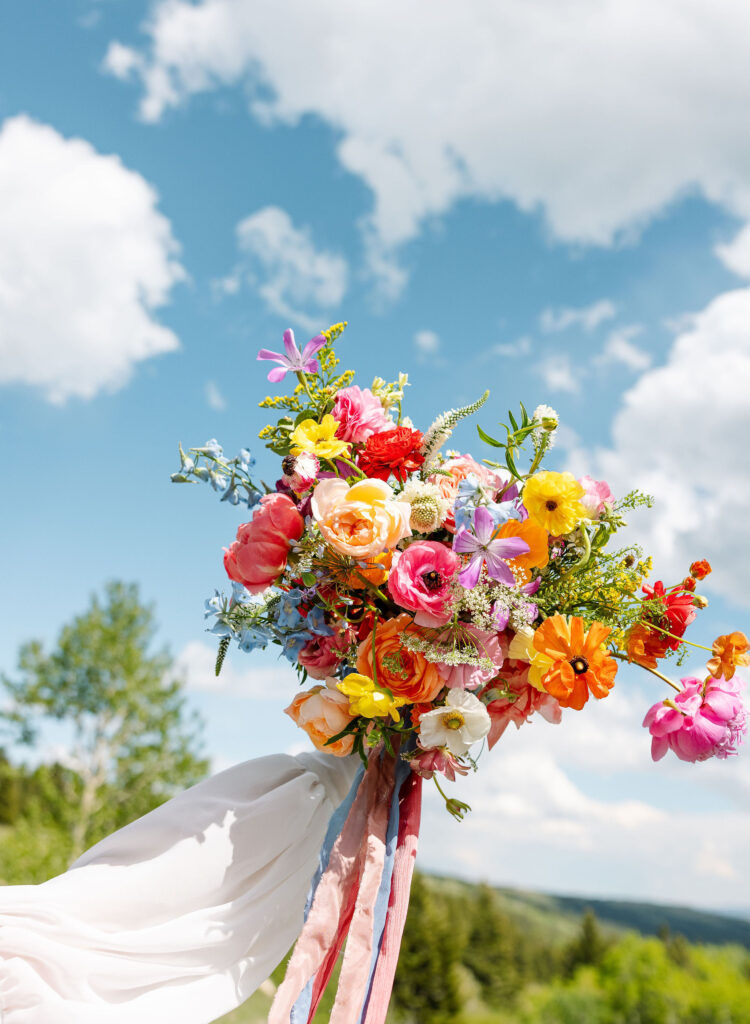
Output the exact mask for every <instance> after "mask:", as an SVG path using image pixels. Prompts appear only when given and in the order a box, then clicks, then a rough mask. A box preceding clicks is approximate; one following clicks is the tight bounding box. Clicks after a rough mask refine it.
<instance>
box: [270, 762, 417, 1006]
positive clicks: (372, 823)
mask: <svg viewBox="0 0 750 1024" xmlns="http://www.w3.org/2000/svg"><path fill="white" fill-rule="evenodd" d="M421 782H422V780H421V779H420V778H419V777H418V776H417V775H414V774H413V773H412V772H411V770H410V768H409V765H408V763H407V762H405V761H402V760H401V759H398V760H396V758H394V757H393V756H392V755H389V754H386V753H383V752H382V751H378V752H374V753H373V754H372V755H371V757H370V763H369V765H368V767H367V770H366V771H365V772H364V773H360V775H358V777H357V778H356V779H355V781H354V784H353V785H352V788H351V790H350V792H349V795H348V796H347V798H346V800H345V801H344V803H343V804H342V805H341V807H339V809H338V810H337V811H336V813H335V814H334V816H333V818H332V819H331V823H330V825H329V828H328V833H327V835H326V839H325V842H324V844H323V848H322V849H321V853H320V858H319V866H318V871H317V872H316V875H315V877H314V879H313V882H312V886H311V889H310V894H309V896H308V901H307V907H306V909H305V924H304V927H303V929H302V933H301V935H300V937H299V939H298V940H297V945H296V946H295V949H294V953H293V954H292V957H291V959H290V961H289V965H288V967H287V972H286V977H285V978H284V981H283V982H282V984H281V986H280V987H279V990H278V992H277V993H276V998H275V999H274V1003H273V1006H272V1007H271V1013H270V1015H269V1018H268V1024H309V1022H310V1021H312V1018H313V1017H314V1015H315V1011H316V1009H317V1007H318V1004H319V1002H320V998H321V996H322V995H323V992H324V990H325V987H326V984H327V983H328V980H329V979H330V976H331V973H332V971H333V968H334V966H335V964H336V961H337V959H338V956H339V954H340V952H341V949H342V947H343V944H344V941H345V939H347V936H348V942H347V946H346V953H345V955H344V960H343V963H342V967H341V974H340V976H339V984H338V990H337V993H336V1000H335V1003H334V1007H333V1010H332V1013H331V1018H330V1024H383V1022H384V1020H385V1015H386V1012H387V1009H388V1001H389V998H390V993H391V988H392V985H393V976H394V974H395V970H396V964H397V962H398V950H399V947H400V944H401V935H402V933H403V927H404V922H405V920H406V910H407V907H408V902H409V888H410V885H411V876H412V872H413V867H414V858H415V856H416V847H417V837H418V834H419V819H420V808H421Z"/></svg>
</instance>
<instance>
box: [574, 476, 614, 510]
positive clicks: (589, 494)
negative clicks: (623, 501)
mask: <svg viewBox="0 0 750 1024" xmlns="http://www.w3.org/2000/svg"><path fill="white" fill-rule="evenodd" d="M578 483H579V484H580V485H581V487H583V489H584V491H585V492H586V493H585V494H584V495H583V497H582V498H581V504H582V505H583V507H584V508H585V509H586V510H587V511H588V512H589V514H590V515H591V516H592V518H597V519H598V518H599V516H600V515H601V514H602V513H603V512H606V511H607V509H611V508H612V507H613V506H614V503H615V497H614V495H613V494H612V491H610V489H609V484H608V483H607V482H606V480H594V478H593V477H590V476H582V477H581V479H580V480H579V481H578Z"/></svg>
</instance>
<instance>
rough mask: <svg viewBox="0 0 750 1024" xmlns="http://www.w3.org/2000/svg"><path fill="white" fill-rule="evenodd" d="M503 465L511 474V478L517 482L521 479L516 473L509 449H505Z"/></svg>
mask: <svg viewBox="0 0 750 1024" xmlns="http://www.w3.org/2000/svg"><path fill="white" fill-rule="evenodd" d="M505 463H506V465H507V467H508V469H509V470H510V471H511V473H512V474H513V476H514V477H515V478H516V479H517V480H520V479H521V474H520V473H519V472H518V470H517V468H516V464H515V462H514V461H513V456H512V454H511V451H510V448H506V450H505Z"/></svg>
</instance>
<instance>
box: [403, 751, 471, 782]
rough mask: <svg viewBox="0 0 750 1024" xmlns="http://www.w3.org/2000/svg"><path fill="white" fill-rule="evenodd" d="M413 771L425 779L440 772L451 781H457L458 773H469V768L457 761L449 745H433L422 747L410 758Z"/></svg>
mask: <svg viewBox="0 0 750 1024" xmlns="http://www.w3.org/2000/svg"><path fill="white" fill-rule="evenodd" d="M409 764H410V765H411V769H412V771H414V772H416V773H417V775H421V776H422V778H423V779H431V778H432V777H433V776H434V774H435V772H440V773H441V774H442V775H444V776H445V777H446V779H448V781H449V782H455V781H456V773H458V774H459V775H468V773H469V769H468V768H467V767H465V766H464V765H462V764H461V762H460V761H457V760H456V758H455V757H454V756H453V754H451V752H450V750H448V748H447V747H432V749H430V750H422V749H421V747H420V748H419V749H418V750H417V752H416V753H415V754H413V755H412V756H411V757H410V758H409Z"/></svg>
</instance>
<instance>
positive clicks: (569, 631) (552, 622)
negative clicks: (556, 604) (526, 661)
mask: <svg viewBox="0 0 750 1024" xmlns="http://www.w3.org/2000/svg"><path fill="white" fill-rule="evenodd" d="M610 632H611V630H610V629H609V628H608V627H607V626H603V625H602V624H601V622H594V623H592V624H591V626H590V627H589V629H588V632H587V631H586V628H585V624H584V621H583V619H581V618H579V617H578V616H575V615H574V616H571V617H566V616H565V615H551V616H550V617H549V618H548V619H545V621H544V622H543V623H542V625H541V626H540V627H539V629H537V631H536V632H535V633H534V647H535V648H536V649H537V650H538V651H539V652H540V653H542V654H544V655H545V656H546V657H548V658H551V659H552V665H551V666H550V668H549V669H548V671H547V673H546V675H545V676H544V678H543V679H542V686H543V687H544V689H545V690H546V691H547V693H549V694H551V695H552V696H553V697H555V698H556V700H557V701H558V702H559V704H560V705H561V706H562V707H564V708H575V710H576V711H580V710H581V708H582V707H583V705H584V704H585V703H586V701H587V700H588V699H589V691H590V692H591V693H592V694H593V695H594V696H595V697H596V698H597V699H601V698H602V697H606V696H607V694H608V693H609V691H610V690H611V689H612V687H613V686H614V684H615V676H616V675H617V664H616V662H615V660H614V658H612V657H611V656H610V655H609V652H608V651H607V650H606V648H605V647H604V646H603V645H604V641H605V640H606V639H607V637H608V636H609V634H610Z"/></svg>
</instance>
